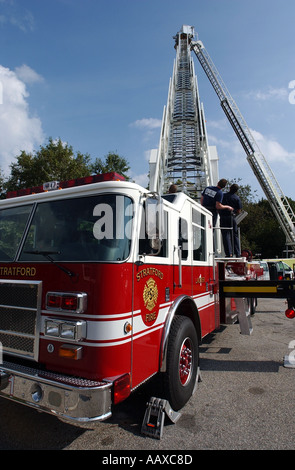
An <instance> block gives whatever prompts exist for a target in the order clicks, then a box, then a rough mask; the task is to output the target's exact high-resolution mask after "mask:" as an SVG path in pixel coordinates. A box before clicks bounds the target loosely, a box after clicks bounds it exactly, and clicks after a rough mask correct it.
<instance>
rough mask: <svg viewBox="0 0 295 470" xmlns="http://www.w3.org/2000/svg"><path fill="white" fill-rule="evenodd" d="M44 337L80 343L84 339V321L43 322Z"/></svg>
mask: <svg viewBox="0 0 295 470" xmlns="http://www.w3.org/2000/svg"><path fill="white" fill-rule="evenodd" d="M44 333H45V335H46V336H51V337H55V338H62V339H64V340H65V339H68V340H70V341H81V340H82V339H84V338H85V337H86V321H84V320H78V321H64V320H49V319H47V320H45V328H44Z"/></svg>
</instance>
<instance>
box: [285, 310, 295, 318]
mask: <svg viewBox="0 0 295 470" xmlns="http://www.w3.org/2000/svg"><path fill="white" fill-rule="evenodd" d="M285 315H286V317H287V318H295V310H294V309H293V308H287V310H286V311H285Z"/></svg>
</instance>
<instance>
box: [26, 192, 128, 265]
mask: <svg viewBox="0 0 295 470" xmlns="http://www.w3.org/2000/svg"><path fill="white" fill-rule="evenodd" d="M132 215H133V205H132V201H131V199H130V198H128V197H126V196H121V195H114V194H104V195H99V196H90V197H83V198H73V199H60V200H58V201H49V202H42V203H39V204H38V205H37V208H36V211H35V213H34V216H33V218H32V222H31V224H30V228H29V230H28V233H27V236H26V240H25V243H24V246H23V248H22V251H21V254H20V258H19V259H20V261H44V259H45V258H47V259H52V260H54V261H122V260H124V259H126V258H127V257H128V256H129V252H130V245H131V225H132Z"/></svg>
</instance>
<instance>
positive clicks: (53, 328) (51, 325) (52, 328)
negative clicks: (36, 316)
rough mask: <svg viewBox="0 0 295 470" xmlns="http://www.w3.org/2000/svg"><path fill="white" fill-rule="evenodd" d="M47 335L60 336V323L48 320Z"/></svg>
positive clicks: (46, 324)
mask: <svg viewBox="0 0 295 470" xmlns="http://www.w3.org/2000/svg"><path fill="white" fill-rule="evenodd" d="M45 334H46V335H48V336H59V323H57V322H54V321H51V320H47V321H46V323H45Z"/></svg>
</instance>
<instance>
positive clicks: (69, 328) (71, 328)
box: [60, 323, 76, 339]
mask: <svg viewBox="0 0 295 470" xmlns="http://www.w3.org/2000/svg"><path fill="white" fill-rule="evenodd" d="M75 336H76V325H75V324H73V323H62V324H61V325H60V337H61V338H64V339H75Z"/></svg>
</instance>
